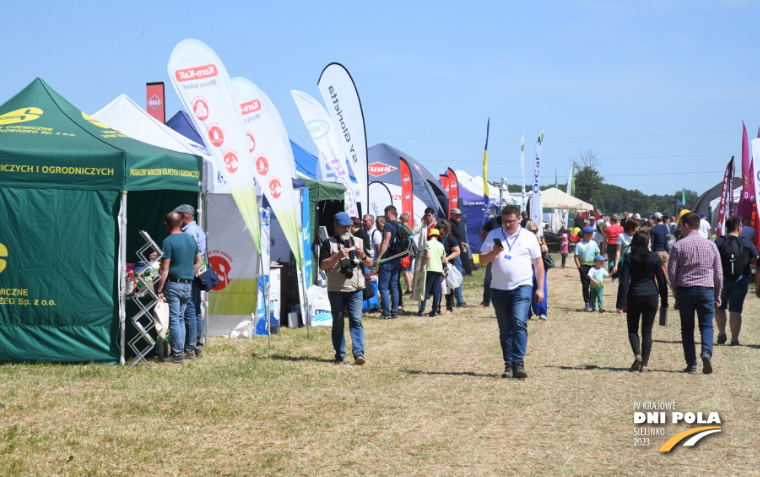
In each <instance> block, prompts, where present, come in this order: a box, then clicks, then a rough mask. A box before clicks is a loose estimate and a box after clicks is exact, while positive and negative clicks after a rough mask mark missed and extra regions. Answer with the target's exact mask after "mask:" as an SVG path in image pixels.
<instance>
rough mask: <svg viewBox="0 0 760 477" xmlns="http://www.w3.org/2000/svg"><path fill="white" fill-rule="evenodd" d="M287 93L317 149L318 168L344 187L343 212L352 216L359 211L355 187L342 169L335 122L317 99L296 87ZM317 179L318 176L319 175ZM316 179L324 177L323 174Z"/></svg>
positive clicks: (341, 148)
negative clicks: (333, 177)
mask: <svg viewBox="0 0 760 477" xmlns="http://www.w3.org/2000/svg"><path fill="white" fill-rule="evenodd" d="M290 93H291V94H292V95H293V100H294V101H295V102H296V106H297V107H298V111H299V112H300V113H301V118H302V119H303V122H304V124H306V129H308V130H309V134H310V135H311V138H312V140H314V145H316V146H317V150H318V151H319V164H320V165H319V171H325V170H326V169H327V167H329V169H330V170H331V171H332V172H333V173H334V174H335V175H336V176H337V181H336V182H339V183H341V184H343V186H344V187H345V188H346V212H348V214H349V215H351V216H353V217H355V216H357V215H358V214H359V211H358V209H357V207H356V187H355V185H354V184H353V183H352V182H351V177H350V176H349V174H348V171H347V170H346V151H345V148H344V145H343V143H344V140H343V139H342V138H341V136H340V132H339V130H338V127H339V126H336V125H335V122H334V121H333V120H332V118H330V115H328V114H327V111H325V108H323V107H322V105H321V104H319V103H318V102H317V100H315V99H314V98H312V97H311V96H309V95H308V94H306V93H302V92H300V91H291V92H290ZM317 179H320V178H319V176H317ZM320 180H326V178H322V179H320ZM357 180H358V179H357Z"/></svg>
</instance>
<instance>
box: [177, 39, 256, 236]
mask: <svg viewBox="0 0 760 477" xmlns="http://www.w3.org/2000/svg"><path fill="white" fill-rule="evenodd" d="M167 69H168V71H169V77H170V78H171V80H172V84H173V85H174V89H175V90H176V91H177V95H178V96H179V98H180V100H181V101H182V104H183V105H184V106H185V109H186V110H187V111H188V112H190V117H192V119H193V123H194V124H195V127H196V129H197V131H198V132H199V133H200V134H201V135H202V136H203V137H204V140H207V145H208V150H209V152H210V153H211V156H212V157H213V158H214V162H215V165H216V167H217V168H218V170H221V171H224V173H223V175H224V180H225V181H226V183H227V185H228V186H229V190H230V193H231V194H232V197H233V198H234V199H235V204H237V206H238V209H240V214H241V216H242V217H243V221H244V222H245V225H246V227H247V228H248V232H249V233H250V234H251V237H252V238H253V242H254V243H255V244H256V249H257V250H261V243H260V237H259V208H258V204H257V203H256V187H255V184H254V181H253V178H254V167H253V161H252V160H248V154H249V152H248V150H249V145H248V144H247V143H246V135H245V130H244V129H243V124H242V122H241V121H240V103H239V102H238V100H237V98H236V96H235V93H234V91H233V89H232V87H231V84H230V77H229V75H228V74H227V70H226V69H225V67H224V64H223V63H222V61H221V60H220V59H219V57H218V56H217V55H216V53H214V51H213V50H212V49H211V48H209V47H208V46H207V45H206V44H205V43H203V42H200V41H198V40H183V41H181V42H179V44H177V46H175V47H174V51H172V54H171V56H170V57H169V64H168V65H167Z"/></svg>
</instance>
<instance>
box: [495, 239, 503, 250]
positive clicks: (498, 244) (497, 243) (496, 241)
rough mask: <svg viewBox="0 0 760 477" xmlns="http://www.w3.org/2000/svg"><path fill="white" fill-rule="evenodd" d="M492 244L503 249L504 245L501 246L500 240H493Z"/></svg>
mask: <svg viewBox="0 0 760 477" xmlns="http://www.w3.org/2000/svg"><path fill="white" fill-rule="evenodd" d="M493 244H494V245H496V246H497V247H500V248H504V245H502V244H501V239H498V238H495V239H493Z"/></svg>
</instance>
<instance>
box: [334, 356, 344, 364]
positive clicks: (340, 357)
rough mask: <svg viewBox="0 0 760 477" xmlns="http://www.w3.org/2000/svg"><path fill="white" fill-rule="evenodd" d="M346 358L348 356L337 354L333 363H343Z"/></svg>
mask: <svg viewBox="0 0 760 477" xmlns="http://www.w3.org/2000/svg"><path fill="white" fill-rule="evenodd" d="M345 360H346V358H344V357H343V356H336V357H335V359H334V360H333V363H335V364H343V361H345Z"/></svg>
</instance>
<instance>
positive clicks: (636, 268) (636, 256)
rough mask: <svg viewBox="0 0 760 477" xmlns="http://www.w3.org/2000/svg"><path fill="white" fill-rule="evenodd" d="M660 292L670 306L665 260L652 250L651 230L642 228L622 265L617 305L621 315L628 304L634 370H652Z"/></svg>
mask: <svg viewBox="0 0 760 477" xmlns="http://www.w3.org/2000/svg"><path fill="white" fill-rule="evenodd" d="M658 295H659V296H660V306H661V307H662V308H667V307H668V283H667V282H666V281H665V273H664V272H663V269H662V262H660V257H659V255H657V253H656V252H652V251H651V250H649V233H648V232H642V231H639V232H636V233H635V234H634V235H633V238H632V240H631V246H630V253H628V254H627V255H625V257H624V258H623V264H622V265H621V267H620V285H619V287H618V295H617V304H616V306H615V308H617V312H618V315H621V316H622V315H623V308H624V307H625V306H626V305H627V306H628V316H627V320H628V340H629V341H630V342H631V350H633V355H634V361H633V365H631V371H637V370H638V371H641V372H642V373H645V372H646V371H647V370H648V366H649V354H650V353H651V352H652V326H653V325H654V317H655V315H656V314H657V296H658ZM639 322H640V323H641V342H639Z"/></svg>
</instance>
